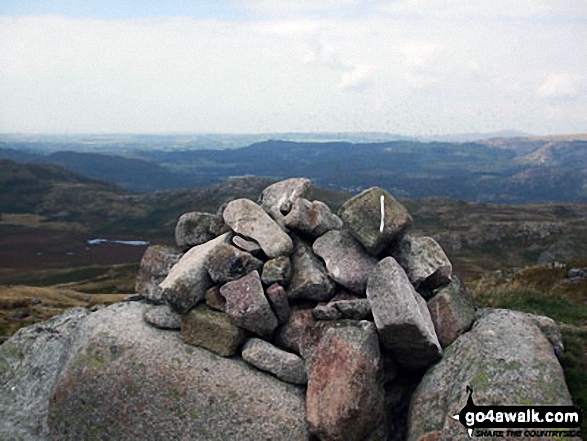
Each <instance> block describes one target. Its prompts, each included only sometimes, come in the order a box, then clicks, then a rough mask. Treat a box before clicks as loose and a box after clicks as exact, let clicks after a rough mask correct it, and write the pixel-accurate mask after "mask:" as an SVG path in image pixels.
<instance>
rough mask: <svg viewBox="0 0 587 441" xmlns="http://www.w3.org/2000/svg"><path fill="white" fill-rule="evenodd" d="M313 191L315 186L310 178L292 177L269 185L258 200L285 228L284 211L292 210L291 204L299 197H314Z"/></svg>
mask: <svg viewBox="0 0 587 441" xmlns="http://www.w3.org/2000/svg"><path fill="white" fill-rule="evenodd" d="M313 193H314V187H313V185H312V182H310V180H309V179H305V178H292V179H286V180H284V181H280V182H276V183H275V184H272V185H270V186H269V187H267V188H266V189H265V190H263V192H262V193H261V194H260V195H259V201H258V202H259V205H260V206H261V207H263V209H264V210H265V211H266V212H267V213H269V215H270V216H271V217H272V218H273V219H274V220H275V222H277V224H278V225H279V226H281V227H282V228H283V227H284V224H283V219H284V216H283V213H284V212H285V213H288V212H289V211H290V210H291V205H292V203H293V202H294V201H295V200H296V199H297V198H305V199H312V195H313Z"/></svg>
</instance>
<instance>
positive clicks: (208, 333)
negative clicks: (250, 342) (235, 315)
mask: <svg viewBox="0 0 587 441" xmlns="http://www.w3.org/2000/svg"><path fill="white" fill-rule="evenodd" d="M246 337H247V334H246V332H245V331H244V330H243V329H241V328H239V327H238V326H236V325H235V324H234V323H232V321H231V320H230V318H229V317H228V315H226V314H225V313H224V312H220V311H216V310H213V309H210V308H209V307H207V306H206V305H200V306H198V307H196V308H194V309H192V310H191V311H190V312H189V313H187V314H184V315H182V316H181V339H182V340H183V341H184V342H185V343H187V344H190V345H194V346H200V347H202V348H205V349H208V350H210V351H212V352H215V353H216V354H218V355H220V356H222V357H232V356H233V355H234V354H236V352H237V349H238V348H239V347H240V346H241V345H242V344H243V343H244V342H245V339H246Z"/></svg>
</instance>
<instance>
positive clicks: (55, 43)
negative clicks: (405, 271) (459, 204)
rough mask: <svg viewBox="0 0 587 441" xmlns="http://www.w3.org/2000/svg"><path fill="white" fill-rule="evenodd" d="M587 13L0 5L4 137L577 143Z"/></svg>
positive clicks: (16, 1)
mask: <svg viewBox="0 0 587 441" xmlns="http://www.w3.org/2000/svg"><path fill="white" fill-rule="evenodd" d="M586 42H587V2H586V1H585V0H442V1H441V0H391V1H383V0H381V1H378V0H371V1H354V0H324V1H320V0H295V1H270V0H257V1H244V0H233V1H219V0H205V1H190V0H180V1H173V0H171V1H159V0H157V1H156V0H150V1H144V0H108V1H100V0H94V1H93V2H85V1H78V0H36V1H35V0H1V1H0V132H51V133H163V132H208V133H265V132H288V131H295V132H299V131H302V132H371V131H381V132H391V133H401V134H404V135H435V134H448V133H466V132H489V131H499V130H506V129H516V130H521V131H524V132H529V133H533V134H556V133H558V134H561V133H578V132H587V44H586Z"/></svg>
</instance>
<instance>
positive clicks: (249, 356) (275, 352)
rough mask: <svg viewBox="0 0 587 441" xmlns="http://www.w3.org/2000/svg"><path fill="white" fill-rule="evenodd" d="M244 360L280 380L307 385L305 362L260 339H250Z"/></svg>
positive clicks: (244, 352) (243, 355)
mask: <svg viewBox="0 0 587 441" xmlns="http://www.w3.org/2000/svg"><path fill="white" fill-rule="evenodd" d="M242 357H243V360H245V361H246V362H248V363H250V364H252V365H253V366H255V367H257V368H259V369H261V370H262V371H266V372H269V373H271V374H273V375H275V376H276V377H277V378H279V379H280V380H283V381H286V382H288V383H293V384H306V383H307V382H308V377H307V376H306V365H305V363H304V360H302V359H301V358H300V357H298V356H297V355H295V354H292V353H291V352H286V351H283V350H281V349H279V348H277V347H275V346H273V345H272V344H271V343H268V342H266V341H265V340H261V339H259V338H251V339H249V340H248V341H247V342H246V343H245V345H244V347H243V352H242Z"/></svg>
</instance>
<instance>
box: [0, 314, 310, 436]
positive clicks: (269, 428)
mask: <svg viewBox="0 0 587 441" xmlns="http://www.w3.org/2000/svg"><path fill="white" fill-rule="evenodd" d="M144 308H145V307H144V305H141V304H138V303H133V304H124V305H113V306H111V307H108V308H105V309H103V310H101V311H98V312H96V313H94V314H91V315H90V316H89V317H88V319H87V320H85V321H84V322H83V323H82V324H81V325H80V326H79V331H78V333H77V335H78V338H77V339H76V342H75V345H74V347H73V349H72V350H71V351H70V352H68V353H61V354H53V355H54V356H56V357H57V358H64V359H65V360H66V363H67V364H66V368H65V369H63V370H62V372H61V374H60V375H59V378H57V382H56V383H53V382H52V383H51V384H54V385H55V390H54V393H53V394H52V396H51V399H50V400H48V399H47V398H46V402H47V403H48V404H49V431H50V439H53V440H64V441H67V440H72V441H73V440H90V439H108V440H146V441H159V440H182V439H199V440H210V441H220V440H222V441H226V440H236V439H238V440H249V441H258V440H265V439H295V440H298V439H299V440H308V438H309V435H308V433H307V425H306V422H305V403H304V392H303V390H302V389H301V388H299V387H297V386H294V385H291V384H287V383H284V382H283V381H280V380H278V379H277V378H275V377H273V376H271V375H269V374H266V373H263V372H261V371H259V370H257V369H255V368H253V367H251V366H249V365H248V364H247V363H245V362H243V361H241V360H237V359H226V358H223V357H218V356H217V355H215V354H212V353H210V352H209V351H207V350H204V349H201V348H198V347H195V346H189V345H186V344H184V343H183V342H182V341H181V340H180V339H179V338H178V336H177V333H174V332H169V331H162V330H159V329H156V328H153V327H151V326H149V325H147V324H146V323H144V322H143V320H142V319H141V316H142V314H143V310H144ZM60 356H61V357H60ZM3 415H4V414H3ZM5 439H14V437H7V438H5ZM35 439H38V438H35Z"/></svg>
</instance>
